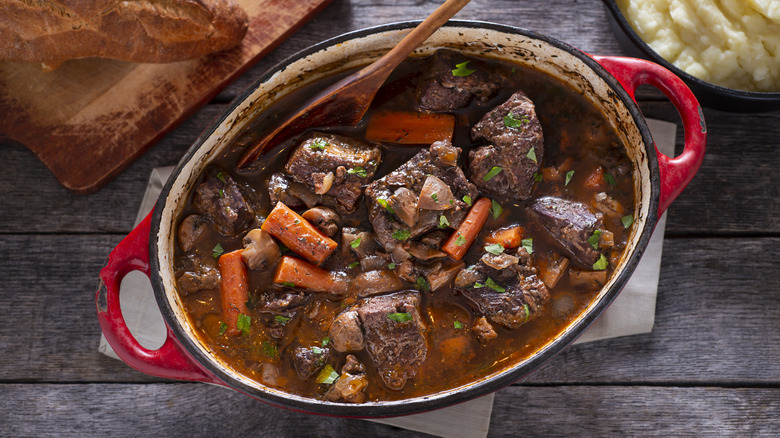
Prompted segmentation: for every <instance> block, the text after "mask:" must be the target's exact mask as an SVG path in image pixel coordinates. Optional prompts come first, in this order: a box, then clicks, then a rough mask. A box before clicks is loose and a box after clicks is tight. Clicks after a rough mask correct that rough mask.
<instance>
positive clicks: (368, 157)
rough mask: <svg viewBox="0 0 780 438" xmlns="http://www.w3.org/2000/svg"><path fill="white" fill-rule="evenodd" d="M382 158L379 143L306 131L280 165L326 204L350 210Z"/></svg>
mask: <svg viewBox="0 0 780 438" xmlns="http://www.w3.org/2000/svg"><path fill="white" fill-rule="evenodd" d="M381 162H382V151H381V149H380V148H379V146H375V145H372V144H369V143H367V142H365V141H363V140H358V139H355V138H351V137H344V136H340V135H335V134H325V133H321V132H314V133H312V134H309V135H308V136H307V137H305V138H304V140H303V141H302V142H301V144H300V145H298V147H297V148H296V149H295V150H294V151H293V153H292V155H291V156H290V159H289V160H288V161H287V164H286V165H285V167H284V169H285V170H286V171H287V172H288V173H289V174H290V175H291V176H292V178H293V179H294V180H295V181H297V182H299V183H301V184H303V185H305V186H306V187H307V188H308V189H309V190H311V191H312V192H314V193H315V194H317V195H322V197H323V200H325V199H327V200H328V202H324V203H325V204H326V205H330V206H333V207H335V208H336V209H338V210H339V211H340V212H342V213H352V212H354V211H355V208H356V207H357V201H358V198H360V195H361V194H362V188H363V186H364V185H365V184H368V183H369V182H371V180H372V179H373V177H374V172H376V169H377V167H379V164H380V163H381Z"/></svg>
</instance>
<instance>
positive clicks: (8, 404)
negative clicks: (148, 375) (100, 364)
mask: <svg viewBox="0 0 780 438" xmlns="http://www.w3.org/2000/svg"><path fill="white" fill-rule="evenodd" d="M0 395H1V396H2V397H0V406H2V408H3V411H4V412H5V415H4V418H3V420H2V424H3V431H4V433H6V434H8V435H10V436H21V435H23V436H40V437H47V436H58V437H59V436H172V435H177V434H181V433H186V435H187V436H192V437H201V436H202V437H213V436H226V437H227V436H231V437H235V436H258V435H262V436H273V437H299V436H321V437H343V436H372V437H373V436H376V437H394V438H395V437H413V436H425V435H423V434H419V433H415V432H410V431H407V430H402V429H398V428H394V427H391V426H385V425H380V424H376V423H373V422H368V421H364V420H358V419H344V418H332V417H322V416H314V415H307V414H301V413H296V412H291V411H287V410H283V409H280V408H276V407H272V406H268V405H266V404H264V403H262V402H259V401H256V400H252V399H250V398H249V397H246V396H244V395H241V394H239V393H237V392H234V391H230V390H227V389H223V388H218V387H213V386H208V385H203V384H186V383H179V384H86V385H55V384H17V385H3V386H2V387H0ZM42 413H45V414H43V415H42ZM553 413H554V414H553ZM779 416H780V391H778V390H777V389H768V388H763V389H762V388H759V389H735V388H715V387H705V388H685V387H683V388H663V387H645V386H629V387H622V386H621V387H615V386H570V387H557V388H549V387H523V386H515V387H510V388H505V389H503V390H501V391H499V392H498V393H497V394H496V399H495V405H494V410H493V414H492V418H491V428H490V434H489V436H495V437H500V436H519V435H520V434H522V436H530V437H537V436H538V437H566V436H571V435H572V434H573V433H576V434H577V435H581V436H751V437H752V436H776V435H777V434H778V433H780V423H778V421H777V418H778V417H779Z"/></svg>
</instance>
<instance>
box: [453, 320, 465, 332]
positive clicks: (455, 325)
mask: <svg viewBox="0 0 780 438" xmlns="http://www.w3.org/2000/svg"><path fill="white" fill-rule="evenodd" d="M452 326H453V327H455V330H460V329H462V328H463V324H461V322H460V321H454V322H453V323H452Z"/></svg>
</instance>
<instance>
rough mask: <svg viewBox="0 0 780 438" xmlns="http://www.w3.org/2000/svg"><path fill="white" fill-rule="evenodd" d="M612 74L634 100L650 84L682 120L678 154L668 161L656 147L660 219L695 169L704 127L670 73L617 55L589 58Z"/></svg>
mask: <svg viewBox="0 0 780 438" xmlns="http://www.w3.org/2000/svg"><path fill="white" fill-rule="evenodd" d="M593 59H595V60H596V61H597V62H598V63H599V64H601V65H602V66H604V68H606V69H607V70H608V71H609V72H610V73H612V75H613V76H615V78H617V80H618V82H620V84H621V85H622V86H623V88H624V89H625V90H626V91H627V92H628V94H629V95H630V96H631V99H634V101H635V102H636V97H635V96H634V93H635V92H636V89H637V88H638V87H639V86H640V85H645V84H647V85H652V86H654V87H656V88H658V89H659V90H661V91H662V92H663V93H664V94H665V95H666V97H668V98H669V100H670V101H672V104H674V106H675V108H677V111H678V112H679V113H680V117H681V118H682V122H683V128H684V129H685V148H684V149H683V152H682V154H680V155H679V156H677V157H674V158H669V157H667V156H666V155H664V154H662V153H661V152H659V151H658V148H656V154H657V156H658V169H659V172H660V175H661V196H660V199H659V203H658V216H659V217H660V216H661V214H663V212H664V211H666V209H667V208H669V205H670V204H671V203H672V201H674V200H675V199H676V198H677V196H679V195H680V193H681V192H682V191H683V189H684V188H685V186H687V185H688V183H689V182H690V181H691V179H693V176H694V175H695V174H696V171H698V170H699V167H700V166H701V163H702V160H703V159H704V151H705V148H706V144H707V124H706V123H705V121H704V112H703V111H702V108H701V105H699V101H698V100H696V96H694V95H693V92H692V91H691V90H690V89H689V88H688V86H687V85H685V83H684V82H683V81H682V79H680V78H679V77H677V76H676V75H675V74H674V73H672V72H670V71H669V70H667V69H665V68H664V67H661V66H660V65H658V64H655V63H653V62H650V61H645V60H643V59H637V58H625V57H619V56H593Z"/></svg>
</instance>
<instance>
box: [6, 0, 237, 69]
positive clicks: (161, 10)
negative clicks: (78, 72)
mask: <svg viewBox="0 0 780 438" xmlns="http://www.w3.org/2000/svg"><path fill="white" fill-rule="evenodd" d="M0 11H2V12H0V60H8V61H27V62H41V63H43V64H44V66H50V67H56V66H57V65H59V64H61V63H62V62H64V61H66V60H68V59H73V58H84V57H93V56H94V57H101V58H113V59H121V60H125V61H134V62H148V63H165V62H176V61H183V60H186V59H191V58H196V57H199V56H202V55H205V54H208V53H211V52H216V51H220V50H224V49H229V48H231V47H234V46H236V45H237V44H238V43H239V42H240V41H241V39H242V38H243V37H244V35H245V34H246V30H247V15H246V12H245V11H244V10H243V9H242V8H241V7H240V6H239V5H238V4H236V2H235V1H234V0H125V1H121V0H0Z"/></svg>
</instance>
